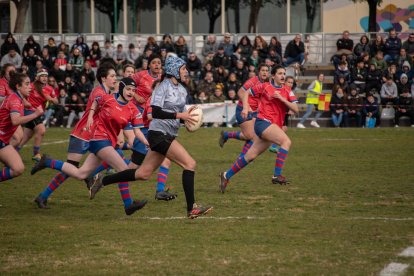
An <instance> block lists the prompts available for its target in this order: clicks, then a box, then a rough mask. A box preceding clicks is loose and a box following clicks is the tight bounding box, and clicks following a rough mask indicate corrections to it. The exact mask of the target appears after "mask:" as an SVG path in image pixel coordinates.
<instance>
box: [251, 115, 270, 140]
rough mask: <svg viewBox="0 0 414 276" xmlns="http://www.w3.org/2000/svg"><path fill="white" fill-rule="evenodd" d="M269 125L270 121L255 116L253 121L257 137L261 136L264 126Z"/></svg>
mask: <svg viewBox="0 0 414 276" xmlns="http://www.w3.org/2000/svg"><path fill="white" fill-rule="evenodd" d="M271 125H272V123H271V122H269V121H266V120H262V119H259V118H257V119H256V122H255V123H254V132H255V133H256V135H257V136H258V137H260V138H262V134H263V131H265V130H266V128H268V127H270V126H271Z"/></svg>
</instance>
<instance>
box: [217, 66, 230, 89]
mask: <svg viewBox="0 0 414 276" xmlns="http://www.w3.org/2000/svg"><path fill="white" fill-rule="evenodd" d="M216 76H217V78H216V79H215V80H214V81H215V82H216V83H217V84H223V86H224V83H225V82H226V81H227V76H228V71H227V69H226V68H224V66H222V65H221V66H219V67H218V68H217V69H216Z"/></svg>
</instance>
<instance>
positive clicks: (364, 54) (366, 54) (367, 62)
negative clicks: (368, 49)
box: [360, 52, 370, 71]
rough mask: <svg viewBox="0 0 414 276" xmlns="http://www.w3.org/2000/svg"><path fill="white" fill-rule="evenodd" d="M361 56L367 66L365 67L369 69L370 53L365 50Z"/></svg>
mask: <svg viewBox="0 0 414 276" xmlns="http://www.w3.org/2000/svg"><path fill="white" fill-rule="evenodd" d="M360 58H362V60H363V61H364V67H365V69H366V70H367V71H368V69H369V64H370V62H369V54H368V53H365V52H363V53H362V54H361V56H360Z"/></svg>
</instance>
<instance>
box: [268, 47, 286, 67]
mask: <svg viewBox="0 0 414 276" xmlns="http://www.w3.org/2000/svg"><path fill="white" fill-rule="evenodd" d="M267 58H268V59H270V60H271V61H272V63H273V65H272V66H275V65H282V56H280V55H279V53H278V52H277V51H276V50H275V49H273V48H270V49H269V56H268V57H267Z"/></svg>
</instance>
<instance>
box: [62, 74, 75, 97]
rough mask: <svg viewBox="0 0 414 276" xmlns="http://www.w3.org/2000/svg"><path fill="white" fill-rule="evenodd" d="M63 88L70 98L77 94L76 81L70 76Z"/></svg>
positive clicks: (67, 77)
mask: <svg viewBox="0 0 414 276" xmlns="http://www.w3.org/2000/svg"><path fill="white" fill-rule="evenodd" d="M63 88H64V89H65V91H66V93H67V94H68V96H69V97H70V96H72V94H74V93H76V86H75V81H74V80H73V79H72V78H71V77H70V76H65V81H64V83H63Z"/></svg>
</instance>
